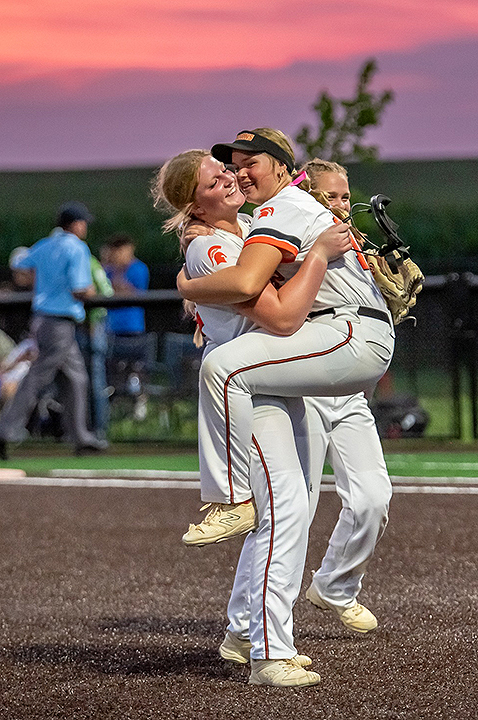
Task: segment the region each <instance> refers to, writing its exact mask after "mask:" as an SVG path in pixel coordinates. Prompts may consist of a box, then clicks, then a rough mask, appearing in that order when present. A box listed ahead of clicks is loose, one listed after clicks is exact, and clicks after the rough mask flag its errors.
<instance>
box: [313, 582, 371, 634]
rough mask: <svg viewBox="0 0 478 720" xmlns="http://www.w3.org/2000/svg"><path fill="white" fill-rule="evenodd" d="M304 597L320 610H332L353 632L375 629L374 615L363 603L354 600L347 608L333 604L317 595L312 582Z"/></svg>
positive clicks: (365, 631)
mask: <svg viewBox="0 0 478 720" xmlns="http://www.w3.org/2000/svg"><path fill="white" fill-rule="evenodd" d="M305 597H306V598H307V600H309V602H311V603H312V605H315V606H316V607H318V608H320V609H321V610H334V611H335V612H336V613H337V615H338V616H339V619H340V621H341V622H342V623H343V624H344V625H345V627H346V628H349V630H355V632H359V633H367V632H370V631H371V630H375V628H376V627H377V625H378V622H377V618H376V617H375V615H374V614H373V613H371V612H370V610H368V609H367V608H366V607H365V606H364V605H360V604H359V603H358V602H357V601H356V600H355V603H354V604H353V605H352V607H349V608H343V607H339V606H337V605H333V604H332V603H330V602H328V601H326V600H324V598H323V597H322V596H321V595H319V593H318V592H317V590H316V588H315V586H314V583H311V585H310V587H309V588H308V589H307V591H306V593H305Z"/></svg>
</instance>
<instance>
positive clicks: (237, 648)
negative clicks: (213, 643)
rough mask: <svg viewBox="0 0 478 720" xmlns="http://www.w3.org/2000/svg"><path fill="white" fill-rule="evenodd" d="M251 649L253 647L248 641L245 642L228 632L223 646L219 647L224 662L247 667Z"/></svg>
mask: <svg viewBox="0 0 478 720" xmlns="http://www.w3.org/2000/svg"><path fill="white" fill-rule="evenodd" d="M251 648H252V645H251V643H250V641H249V640H248V639H244V640H243V639H241V638H239V637H237V635H233V634H232V633H230V632H229V631H228V632H227V633H226V637H225V638H224V640H223V642H222V645H220V646H219V655H220V656H221V657H222V658H223V659H224V660H230V661H231V662H234V663H239V664H240V665H245V664H246V663H248V662H249V656H250V654H251Z"/></svg>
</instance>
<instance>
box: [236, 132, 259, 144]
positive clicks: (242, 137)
mask: <svg viewBox="0 0 478 720" xmlns="http://www.w3.org/2000/svg"><path fill="white" fill-rule="evenodd" d="M255 137H256V136H255V135H254V134H253V133H240V134H239V135H238V136H237V138H236V140H247V141H248V142H252V141H253V140H254V138H255Z"/></svg>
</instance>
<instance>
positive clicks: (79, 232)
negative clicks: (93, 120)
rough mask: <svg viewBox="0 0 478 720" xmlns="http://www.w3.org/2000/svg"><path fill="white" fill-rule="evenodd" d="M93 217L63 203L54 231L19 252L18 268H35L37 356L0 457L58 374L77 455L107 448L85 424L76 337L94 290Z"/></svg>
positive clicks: (5, 416) (9, 417) (3, 421)
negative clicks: (87, 240) (90, 228)
mask: <svg viewBox="0 0 478 720" xmlns="http://www.w3.org/2000/svg"><path fill="white" fill-rule="evenodd" d="M92 220H93V217H92V216H91V215H90V213H89V211H88V209H87V208H86V207H85V205H83V204H82V203H78V202H70V203H66V204H64V205H62V206H61V208H60V209H59V212H58V217H57V223H56V224H57V226H58V227H56V228H55V230H54V231H53V233H52V234H51V235H49V236H48V237H46V238H43V239H42V240H39V241H38V242H37V243H35V244H34V245H33V246H32V247H31V248H29V249H27V250H26V251H25V253H23V254H20V255H19V256H17V258H16V260H15V267H16V268H18V269H24V270H27V269H28V270H32V271H34V278H35V280H34V287H33V302H32V309H33V321H32V330H33V333H34V335H35V338H36V341H37V345H38V357H37V359H36V360H35V362H34V363H33V364H32V366H31V368H30V370H29V372H28V374H27V375H26V376H25V377H24V379H23V381H22V382H21V384H20V386H19V387H18V390H17V392H16V394H15V395H14V396H13V398H12V400H11V402H10V403H8V404H7V405H6V406H5V409H4V410H3V412H2V414H1V416H0V458H2V459H4V460H6V459H7V442H18V441H20V440H22V439H23V437H24V435H25V427H26V425H27V423H28V420H29V418H30V415H31V413H32V411H33V409H34V408H35V405H36V403H37V401H38V398H39V395H40V393H41V391H42V390H43V389H44V388H45V387H47V386H48V385H50V384H51V383H52V382H53V380H54V379H55V377H56V376H57V374H58V375H59V377H60V379H61V381H62V382H63V383H64V385H65V393H64V395H63V397H64V407H65V416H66V418H67V421H68V426H69V427H68V430H69V433H70V435H71V438H72V440H73V442H74V444H75V450H76V452H77V454H82V453H84V452H95V451H98V450H102V449H103V448H104V447H106V444H105V443H104V442H102V441H100V440H98V439H97V438H96V437H95V435H93V433H91V432H90V431H89V430H88V428H87V425H86V417H87V393H88V374H87V371H86V367H85V363H84V360H83V357H82V355H81V352H80V349H79V347H78V343H77V341H76V339H75V328H76V325H77V323H80V322H82V321H83V320H84V318H85V309H84V306H83V301H84V300H85V299H86V298H87V297H89V296H91V295H94V294H95V291H94V288H93V285H92V276H91V268H90V257H91V255H90V251H89V248H88V246H87V245H86V243H85V242H83V240H84V239H85V238H86V234H87V229H88V223H90V222H91V221H92Z"/></svg>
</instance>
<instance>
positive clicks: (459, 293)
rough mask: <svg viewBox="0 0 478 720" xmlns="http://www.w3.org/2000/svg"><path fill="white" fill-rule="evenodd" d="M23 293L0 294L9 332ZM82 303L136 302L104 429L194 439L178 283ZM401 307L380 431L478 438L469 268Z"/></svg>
mask: <svg viewBox="0 0 478 720" xmlns="http://www.w3.org/2000/svg"><path fill="white" fill-rule="evenodd" d="M30 302H31V294H30V293H24V292H15V293H9V294H4V295H1V296H0V327H1V328H2V329H4V330H5V332H7V334H9V335H11V336H12V337H13V338H14V340H18V339H19V338H20V336H21V334H22V331H24V330H25V328H26V327H27V322H28V317H29V314H30ZM85 306H86V307H87V308H90V307H105V308H115V307H121V306H141V307H144V308H145V311H146V326H147V333H146V335H148V337H149V339H148V350H147V358H148V361H147V368H146V370H147V372H146V374H145V376H144V377H143V378H141V377H139V378H137V379H135V378H134V373H132V372H130V374H129V375H128V372H129V371H131V367H130V368H129V369H128V368H127V363H126V362H125V363H123V364H124V365H125V367H124V370H125V372H124V373H123V375H124V376H123V377H122V379H121V381H120V380H119V379H118V377H116V378H115V379H114V380H115V382H116V383H117V384H118V387H116V388H114V392H112V396H111V405H112V415H111V433H112V439H115V440H121V439H124V440H127V439H135V440H157V439H159V440H160V439H168V440H171V439H175V438H180V439H181V438H183V439H191V440H194V438H195V433H196V425H195V422H196V420H195V413H196V406H197V374H198V369H199V363H200V351H198V350H197V349H196V348H195V347H194V345H193V343H192V333H193V330H194V326H193V323H192V321H191V320H190V319H189V320H188V319H186V318H185V317H184V315H183V310H182V302H181V298H180V296H179V294H178V292H177V291H176V290H149V291H146V292H144V293H142V294H138V295H136V296H134V297H129V296H128V297H127V296H119V295H116V296H114V297H111V298H104V297H96V298H94V299H91V300H88V301H87V302H86V303H85ZM411 314H412V315H413V316H414V318H415V320H413V319H407V320H406V321H405V322H403V323H402V324H400V325H399V326H398V327H397V342H396V349H395V355H394V359H393V361H392V364H391V366H390V370H389V372H388V373H387V375H386V376H385V378H384V379H383V381H381V383H380V384H379V386H378V388H377V392H376V396H375V398H374V401H373V410H374V413H375V415H376V418H377V422H378V426H379V430H380V433H381V435H382V436H383V437H390V438H393V437H404V436H421V435H425V436H428V437H433V438H460V439H463V440H471V439H476V438H478V387H477V363H478V341H477V337H478V275H473V274H472V273H465V274H461V275H459V274H455V273H452V274H449V275H440V276H431V277H428V278H427V279H426V281H425V283H424V287H423V290H422V292H421V293H420V295H419V296H418V302H417V305H416V307H415V308H414V309H413V311H412V313H411ZM116 369H117V370H118V368H116ZM133 369H134V368H133ZM119 370H121V362H120V363H119ZM128 383H129V385H128ZM135 383H136V384H135ZM140 394H142V395H143V397H147V401H148V402H149V405H150V409H149V414H145V412H142V413H140V412H138V407H137V405H136V406H135V402H136V400H137V398H138V397H139V395H140ZM120 407H121V408H122V410H121V412H120V411H119V408H120ZM115 409H116V413H115V412H114V410H115ZM135 410H136V416H135V414H134V413H135ZM118 418H119V419H118Z"/></svg>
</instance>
